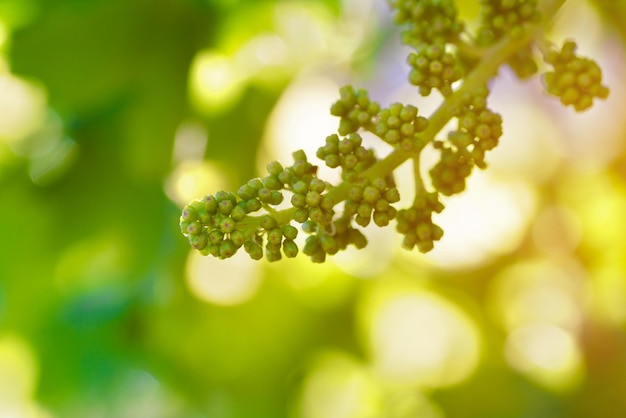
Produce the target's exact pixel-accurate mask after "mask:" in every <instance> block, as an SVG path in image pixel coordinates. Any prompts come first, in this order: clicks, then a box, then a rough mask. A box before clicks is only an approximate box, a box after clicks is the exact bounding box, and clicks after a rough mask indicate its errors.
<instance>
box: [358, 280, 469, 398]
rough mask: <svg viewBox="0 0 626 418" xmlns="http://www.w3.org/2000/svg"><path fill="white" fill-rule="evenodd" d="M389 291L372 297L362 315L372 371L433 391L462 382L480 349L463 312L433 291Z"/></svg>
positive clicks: (397, 381)
mask: <svg viewBox="0 0 626 418" xmlns="http://www.w3.org/2000/svg"><path fill="white" fill-rule="evenodd" d="M388 292H389V293H387V292H385V293H387V294H386V295H384V294H383V293H381V294H380V295H378V296H373V298H372V299H370V300H369V301H368V302H369V303H367V304H366V305H364V307H363V309H364V311H363V312H362V313H363V314H364V325H365V333H366V334H367V337H366V338H367V342H368V345H369V348H370V350H371V355H372V362H373V367H374V369H375V370H376V371H377V373H378V374H379V375H380V377H381V379H383V380H384V381H388V382H390V383H393V384H408V385H419V386H423V387H433V388H434V387H443V386H449V385H453V384H456V383H459V382H461V381H463V380H464V379H466V378H467V377H468V376H469V375H470V374H471V373H472V372H473V371H474V370H475V368H476V367H477V365H478V362H479V358H480V350H481V348H480V345H481V341H480V335H479V331H478V329H477V327H476V326H475V324H474V323H473V322H472V321H471V319H470V318H469V317H468V316H467V314H465V313H464V312H463V311H462V310H461V309H459V308H458V307H457V306H455V305H454V304H453V303H452V302H450V301H448V300H446V299H444V298H443V297H441V296H439V295H437V294H434V293H430V292H426V291H421V290H407V289H404V290H401V289H400V288H398V289H397V291H393V290H392V291H388ZM376 299H378V300H376Z"/></svg>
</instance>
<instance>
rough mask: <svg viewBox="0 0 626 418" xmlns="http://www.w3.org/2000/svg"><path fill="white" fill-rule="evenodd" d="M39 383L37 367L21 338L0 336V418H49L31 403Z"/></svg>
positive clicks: (34, 403) (27, 346)
mask: <svg viewBox="0 0 626 418" xmlns="http://www.w3.org/2000/svg"><path fill="white" fill-rule="evenodd" d="M38 380H39V365H38V364H37V357H36V355H35V353H34V352H33V350H32V348H31V347H30V345H29V344H28V342H27V341H25V340H24V339H23V338H21V337H19V336H17V335H13V334H3V335H0V417H2V418H5V417H6V418H49V417H51V415H50V414H49V413H48V412H47V411H45V410H44V409H43V408H41V407H40V406H39V405H37V403H36V402H35V401H34V400H33V397H34V395H35V390H36V388H37V383H38Z"/></svg>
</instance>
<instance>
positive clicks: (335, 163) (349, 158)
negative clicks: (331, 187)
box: [316, 133, 376, 181]
mask: <svg viewBox="0 0 626 418" xmlns="http://www.w3.org/2000/svg"><path fill="white" fill-rule="evenodd" d="M316 156H317V158H319V159H320V160H323V161H324V162H325V163H326V165H327V166H328V167H330V168H337V167H341V178H342V179H343V180H346V181H356V180H357V179H358V176H359V173H360V172H362V171H364V170H366V169H367V168H369V167H370V166H371V165H372V164H374V162H376V156H375V154H374V151H373V150H372V149H369V148H365V147H364V146H363V138H361V135H359V134H357V133H351V134H349V135H348V136H346V137H345V138H343V139H339V136H338V135H337V134H332V135H329V136H328V137H326V144H325V145H324V146H323V147H320V148H318V149H317V153H316Z"/></svg>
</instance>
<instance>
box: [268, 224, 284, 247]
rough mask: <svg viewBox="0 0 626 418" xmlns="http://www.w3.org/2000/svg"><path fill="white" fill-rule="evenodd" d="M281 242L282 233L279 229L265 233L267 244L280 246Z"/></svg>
mask: <svg viewBox="0 0 626 418" xmlns="http://www.w3.org/2000/svg"><path fill="white" fill-rule="evenodd" d="M282 240H283V232H282V231H281V229H280V228H274V229H272V230H271V231H269V232H268V233H267V242H268V243H271V244H274V245H280V243H281V242H282Z"/></svg>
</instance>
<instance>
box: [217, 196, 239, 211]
mask: <svg viewBox="0 0 626 418" xmlns="http://www.w3.org/2000/svg"><path fill="white" fill-rule="evenodd" d="M217 207H218V209H219V211H220V213H221V214H222V215H229V214H230V212H231V211H232V210H233V208H234V207H235V204H234V203H233V201H232V200H230V199H227V200H222V201H220V202H219V203H218V204H217Z"/></svg>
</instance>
